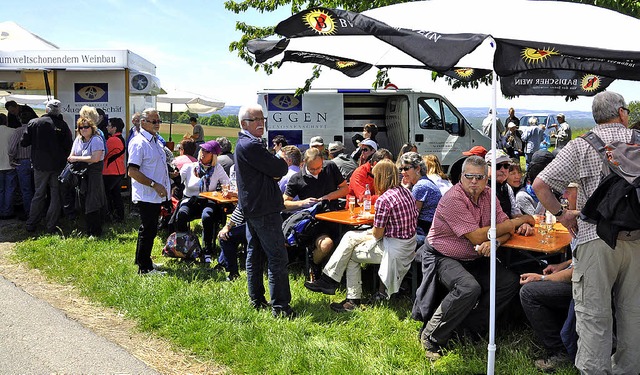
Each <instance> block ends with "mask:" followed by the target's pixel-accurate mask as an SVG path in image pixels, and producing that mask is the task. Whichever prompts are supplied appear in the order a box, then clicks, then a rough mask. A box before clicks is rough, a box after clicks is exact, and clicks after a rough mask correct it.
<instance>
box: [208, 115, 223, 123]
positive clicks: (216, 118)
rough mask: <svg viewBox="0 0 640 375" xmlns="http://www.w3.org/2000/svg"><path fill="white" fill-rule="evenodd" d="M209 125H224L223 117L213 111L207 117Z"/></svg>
mask: <svg viewBox="0 0 640 375" xmlns="http://www.w3.org/2000/svg"><path fill="white" fill-rule="evenodd" d="M209 125H211V126H224V118H223V117H222V116H220V115H219V114H217V113H214V114H212V115H211V117H209Z"/></svg>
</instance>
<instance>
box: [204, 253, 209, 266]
mask: <svg viewBox="0 0 640 375" xmlns="http://www.w3.org/2000/svg"><path fill="white" fill-rule="evenodd" d="M203 262H204V264H206V265H207V266H208V265H210V264H211V254H205V256H204V259H203Z"/></svg>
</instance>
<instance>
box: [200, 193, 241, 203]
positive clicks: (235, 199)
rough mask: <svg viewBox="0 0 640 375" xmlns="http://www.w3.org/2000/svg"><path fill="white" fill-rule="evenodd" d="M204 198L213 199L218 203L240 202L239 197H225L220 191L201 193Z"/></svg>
mask: <svg viewBox="0 0 640 375" xmlns="http://www.w3.org/2000/svg"><path fill="white" fill-rule="evenodd" d="M199 196H200V197H202V198H207V199H211V200H212V201H215V202H218V203H238V197H232V198H225V197H223V196H222V193H221V192H219V191H205V192H203V193H200V194H199Z"/></svg>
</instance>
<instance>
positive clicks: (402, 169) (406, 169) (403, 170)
mask: <svg viewBox="0 0 640 375" xmlns="http://www.w3.org/2000/svg"><path fill="white" fill-rule="evenodd" d="M398 169H399V170H400V172H406V171H408V170H409V169H413V167H400V168H398Z"/></svg>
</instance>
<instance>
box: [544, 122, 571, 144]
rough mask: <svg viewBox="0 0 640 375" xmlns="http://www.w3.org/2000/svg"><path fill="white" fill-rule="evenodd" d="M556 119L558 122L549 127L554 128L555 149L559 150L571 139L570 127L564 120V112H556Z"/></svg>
mask: <svg viewBox="0 0 640 375" xmlns="http://www.w3.org/2000/svg"><path fill="white" fill-rule="evenodd" d="M556 120H558V122H557V123H555V124H551V125H549V127H550V128H556V150H560V149H561V148H563V147H564V146H565V145H566V144H567V143H569V141H570V140H571V127H570V126H569V124H568V123H567V122H566V121H565V118H564V113H558V115H557V116H556Z"/></svg>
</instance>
